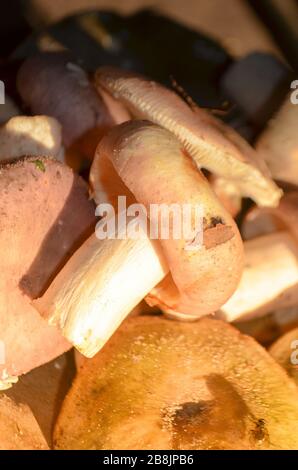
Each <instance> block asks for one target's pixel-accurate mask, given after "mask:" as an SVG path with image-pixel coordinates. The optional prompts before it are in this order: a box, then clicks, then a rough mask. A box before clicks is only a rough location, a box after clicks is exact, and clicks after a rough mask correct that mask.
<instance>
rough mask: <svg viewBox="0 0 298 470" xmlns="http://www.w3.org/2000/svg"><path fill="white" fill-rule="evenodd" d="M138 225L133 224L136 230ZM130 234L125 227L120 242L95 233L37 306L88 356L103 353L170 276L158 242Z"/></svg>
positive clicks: (51, 322) (36, 301)
mask: <svg viewBox="0 0 298 470" xmlns="http://www.w3.org/2000/svg"><path fill="white" fill-rule="evenodd" d="M136 223H137V219H133V220H131V221H130V228H132V224H136ZM138 227H139V225H138ZM140 229H141V227H140ZM124 230H125V228H124V227H120V228H119V229H118V230H117V231H116V233H115V238H114V239H111V238H109V239H105V240H99V239H98V238H97V237H96V235H95V234H93V235H92V236H91V237H90V238H89V239H88V240H87V241H86V242H85V243H84V244H83V245H82V246H81V247H80V248H79V250H78V251H77V252H76V253H75V254H74V255H73V256H72V258H71V259H70V260H69V261H68V263H67V264H66V265H65V266H64V268H63V269H62V270H61V271H60V273H59V274H58V275H57V277H56V278H55V279H54V281H53V283H52V284H51V285H50V287H49V288H48V290H47V291H46V293H45V294H44V295H43V297H41V298H40V299H37V300H35V301H34V306H35V307H36V308H37V309H38V310H39V312H40V313H41V314H42V315H43V316H44V317H45V318H47V320H48V322H49V324H51V325H56V326H58V327H59V328H60V329H61V331H62V334H63V335H64V336H65V337H66V338H67V339H68V340H69V341H70V342H71V343H72V344H73V345H74V346H75V347H76V348H77V349H78V350H79V351H80V352H81V353H82V354H84V355H85V356H87V357H92V356H94V354H96V352H98V350H99V349H100V348H101V347H102V346H103V345H104V344H105V343H106V342H107V341H108V339H109V338H110V337H111V336H112V334H113V333H114V331H115V330H116V329H117V328H118V326H119V325H120V323H121V322H122V321H123V320H124V319H125V317H126V316H127V315H128V314H129V313H130V311H131V310H132V309H133V308H134V307H135V306H136V305H137V304H138V303H139V302H140V301H141V300H142V299H143V298H144V297H145V296H146V295H147V294H148V293H149V292H150V291H151V290H152V289H153V287H154V286H155V285H156V284H158V283H159V282H160V281H161V280H162V279H163V278H164V277H165V275H166V274H167V272H168V267H167V264H166V262H165V261H164V259H163V256H162V253H161V250H160V247H159V244H158V242H156V241H153V240H150V239H149V237H147V236H146V234H145V233H142V235H141V236H140V237H138V238H137V239H131V238H125V236H124V235H125V234H124V232H123V231H124ZM121 238H122V239H121Z"/></svg>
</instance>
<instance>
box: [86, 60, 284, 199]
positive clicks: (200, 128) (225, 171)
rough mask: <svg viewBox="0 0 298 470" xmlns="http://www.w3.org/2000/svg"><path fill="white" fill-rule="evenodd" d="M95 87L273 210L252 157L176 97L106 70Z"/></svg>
mask: <svg viewBox="0 0 298 470" xmlns="http://www.w3.org/2000/svg"><path fill="white" fill-rule="evenodd" d="M95 83H96V85H97V86H99V87H100V89H101V88H104V89H105V90H106V91H108V92H109V93H111V94H112V95H113V96H114V98H116V99H117V100H119V101H120V102H121V103H123V104H124V106H125V107H127V109H128V110H129V111H130V112H131V113H132V115H133V116H136V117H140V118H142V119H143V118H145V119H149V120H150V121H152V122H154V123H156V124H159V125H161V126H162V127H165V128H166V129H168V130H169V131H171V132H172V133H173V134H174V135H176V137H177V138H178V139H179V140H180V141H181V142H182V144H183V146H184V148H185V150H186V151H187V152H188V154H189V155H190V156H191V157H192V158H193V159H194V161H195V163H196V164H197V166H198V167H199V168H205V169H207V170H209V171H211V172H212V173H215V174H216V175H219V176H221V177H223V178H226V179H228V180H229V181H232V182H233V183H234V184H235V186H236V187H238V188H239V190H240V191H241V194H242V195H243V196H248V197H251V198H252V199H254V200H255V201H256V202H257V203H258V204H259V205H260V206H276V205H278V201H279V199H280V197H281V194H282V191H281V190H280V189H279V188H278V187H277V186H276V185H275V184H274V182H273V181H272V180H271V178H270V175H269V172H268V170H267V167H266V165H265V164H264V162H263V161H262V159H261V158H260V157H259V156H258V154H257V153H256V152H255V151H254V150H253V149H252V148H251V147H250V146H249V144H248V143H247V142H245V140H244V139H242V138H241V137H240V135H238V134H237V133H236V132H235V131H233V130H232V129H231V128H229V127H228V126H226V125H225V124H224V123H222V122H220V121H219V120H217V119H216V118H215V117H213V116H211V115H210V114H208V113H207V112H205V111H204V110H202V109H200V108H199V107H196V108H195V112H194V111H193V110H192V109H191V108H189V106H188V105H187V104H186V103H185V102H184V101H183V100H182V99H181V98H180V97H179V96H178V95H176V93H174V92H172V91H170V90H168V89H167V88H165V87H163V86H162V85H159V84H158V83H156V82H153V81H150V80H147V79H145V78H143V77H141V76H136V75H134V74H132V73H130V72H125V71H123V70H118V69H115V68H111V67H102V68H101V69H98V71H97V72H96V75H95Z"/></svg>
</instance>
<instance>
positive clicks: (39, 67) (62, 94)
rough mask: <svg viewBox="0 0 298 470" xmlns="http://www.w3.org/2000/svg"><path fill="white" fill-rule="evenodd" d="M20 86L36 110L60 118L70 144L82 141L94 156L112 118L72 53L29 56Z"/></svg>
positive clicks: (26, 101) (83, 145) (24, 65)
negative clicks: (72, 57) (73, 59)
mask: <svg viewBox="0 0 298 470" xmlns="http://www.w3.org/2000/svg"><path fill="white" fill-rule="evenodd" d="M33 81H34V86H32V82H33ZM17 86H18V91H19V93H20V95H21V97H22V99H23V101H24V103H25V104H27V105H28V106H29V107H30V109H31V111H32V112H33V113H34V114H47V115H49V116H53V117H55V118H56V119H58V121H59V122H60V123H61V124H62V129H63V142H64V144H65V146H66V147H69V146H71V145H78V146H79V147H80V149H81V150H83V151H84V152H85V153H86V155H87V156H88V155H89V156H92V157H93V153H94V150H95V147H96V145H97V143H98V141H99V139H100V137H101V136H102V134H103V133H104V131H105V130H106V129H107V128H108V127H109V126H110V125H111V124H112V120H111V118H110V116H109V113H108V110H107V107H106V105H105V104H104V102H103V100H102V99H101V97H100V95H99V94H98V93H97V92H96V90H95V88H94V87H93V85H92V84H91V83H90V81H89V79H88V76H87V74H86V73H85V72H84V70H83V69H81V68H80V67H79V66H78V65H76V64H75V63H74V62H73V61H72V59H71V56H70V55H69V54H67V53H65V52H55V53H41V54H38V55H36V56H33V57H30V58H28V59H27V60H25V62H24V63H23V64H22V66H21V67H20V70H19V72H18V76H17Z"/></svg>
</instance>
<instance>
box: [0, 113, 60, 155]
mask: <svg viewBox="0 0 298 470" xmlns="http://www.w3.org/2000/svg"><path fill="white" fill-rule="evenodd" d="M24 155H32V156H34V155H36V156H40V155H44V156H47V155H48V156H52V157H55V158H57V159H58V160H63V155H64V150H63V146H62V138H61V126H60V124H59V122H58V121H57V120H56V119H54V118H51V117H48V116H33V117H31V116H17V117H13V118H11V119H10V120H9V121H8V122H6V123H5V124H4V125H3V126H2V127H0V161H1V162H8V161H10V160H14V159H15V158H18V157H22V156H24Z"/></svg>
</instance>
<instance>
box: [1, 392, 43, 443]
mask: <svg viewBox="0 0 298 470" xmlns="http://www.w3.org/2000/svg"><path fill="white" fill-rule="evenodd" d="M48 449H49V448H48V445H47V442H46V440H45V438H44V436H43V435H42V432H41V430H40V428H39V426H38V424H37V422H36V419H35V417H34V414H33V413H32V411H31V410H30V408H29V407H28V406H27V405H24V404H20V403H15V402H14V401H13V400H11V399H10V398H8V397H6V396H5V395H3V394H2V395H0V450H48Z"/></svg>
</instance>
